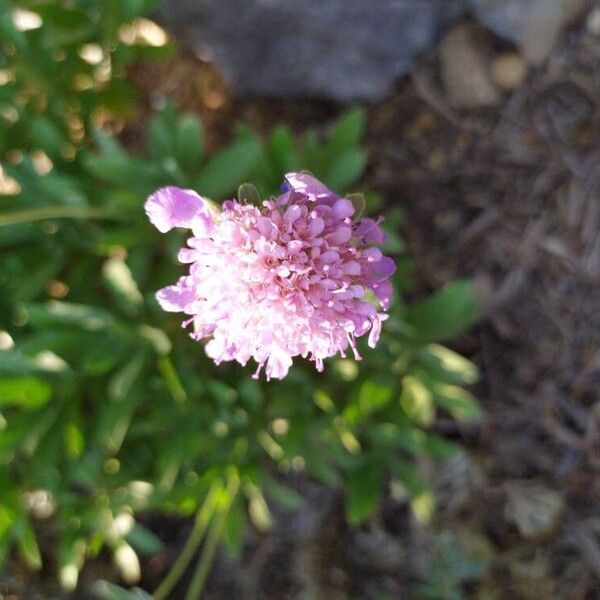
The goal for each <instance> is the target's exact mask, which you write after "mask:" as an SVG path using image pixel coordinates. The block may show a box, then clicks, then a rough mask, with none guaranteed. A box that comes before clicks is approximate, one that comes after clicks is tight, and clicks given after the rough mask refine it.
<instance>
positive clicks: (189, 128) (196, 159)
mask: <svg viewBox="0 0 600 600" xmlns="http://www.w3.org/2000/svg"><path fill="white" fill-rule="evenodd" d="M203 153H204V131H203V129H202V123H201V122H200V120H199V119H198V118H197V117H196V116H194V115H184V116H182V117H180V118H179V121H178V122H177V132H176V152H175V158H176V160H177V162H178V163H179V166H180V167H181V170H182V171H183V172H184V173H187V174H188V175H189V176H191V177H192V176H195V175H197V173H198V170H199V169H200V161H201V159H202V154H203Z"/></svg>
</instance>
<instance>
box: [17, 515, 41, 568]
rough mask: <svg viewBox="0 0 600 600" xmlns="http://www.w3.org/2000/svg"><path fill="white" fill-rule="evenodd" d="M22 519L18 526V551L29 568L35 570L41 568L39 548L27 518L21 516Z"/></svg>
mask: <svg viewBox="0 0 600 600" xmlns="http://www.w3.org/2000/svg"><path fill="white" fill-rule="evenodd" d="M23 518H24V520H23V521H22V522H21V523H20V525H19V527H18V541H17V547H18V548H19V553H20V554H21V556H22V557H23V560H24V561H25V562H26V563H27V566H28V567H29V568H30V569H34V570H35V571H37V570H39V569H41V568H42V557H41V555H40V548H39V546H38V543H37V539H36V536H35V531H34V530H33V527H32V525H31V523H30V522H29V519H27V518H26V517H23Z"/></svg>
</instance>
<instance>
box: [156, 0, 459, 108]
mask: <svg viewBox="0 0 600 600" xmlns="http://www.w3.org/2000/svg"><path fill="white" fill-rule="evenodd" d="M463 7H464V6H463V2H462V0H458V1H457V2H447V1H446V0H380V1H379V2H377V3H376V4H371V3H365V2H364V1H363V0H305V1H304V2H296V1H295V0H280V1H278V2H273V1H266V0H219V1H218V2H217V1H212V0H201V1H198V0H172V1H171V2H168V3H165V5H164V8H163V9H162V12H161V15H160V18H161V20H162V21H163V23H164V24H165V26H167V27H168V28H170V29H171V30H172V31H174V32H176V35H177V36H178V37H179V36H180V37H181V38H182V39H183V41H184V43H185V44H187V45H188V46H189V47H191V48H192V49H193V50H194V52H195V53H196V54H198V55H199V56H200V57H201V58H205V59H207V60H209V61H211V62H212V61H213V60H214V62H215V63H216V64H217V65H218V66H219V68H220V69H222V71H223V73H224V74H225V76H226V77H227V79H228V80H229V82H230V84H231V86H232V90H233V92H234V94H236V95H238V96H243V95H245V94H248V93H249V94H252V95H266V96H276V97H292V96H314V97H326V98H331V99H335V100H339V101H343V102H351V101H356V100H369V101H376V100H380V99H382V98H384V97H386V96H387V95H389V94H390V93H391V91H392V90H393V87H394V84H395V82H396V81H397V79H398V78H399V77H400V76H402V75H404V74H406V73H408V72H409V71H410V70H411V68H412V66H413V65H414V62H415V60H416V59H417V57H418V56H419V55H421V54H422V53H423V52H425V51H426V50H428V49H430V48H431V47H432V46H433V45H434V44H435V42H436V41H437V39H438V36H439V34H440V33H441V31H442V30H443V29H444V28H445V27H446V26H447V25H448V24H449V23H450V22H452V21H453V20H454V19H455V18H456V17H457V16H458V15H459V14H460V12H461V10H462V9H463Z"/></svg>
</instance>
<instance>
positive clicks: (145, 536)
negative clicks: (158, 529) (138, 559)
mask: <svg viewBox="0 0 600 600" xmlns="http://www.w3.org/2000/svg"><path fill="white" fill-rule="evenodd" d="M126 539H127V541H128V542H129V543H130V544H131V545H132V546H133V548H135V549H136V550H137V551H138V552H140V553H141V554H147V555H151V554H156V553H157V552H160V551H161V550H162V549H163V548H164V544H163V543H162V541H161V540H160V538H159V537H157V536H156V535H155V534H154V533H152V532H151V531H150V530H149V529H147V528H146V527H144V526H143V525H140V523H136V524H135V525H134V526H133V529H132V530H131V531H130V532H129V533H128V534H127V537H126Z"/></svg>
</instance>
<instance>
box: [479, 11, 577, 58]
mask: <svg viewBox="0 0 600 600" xmlns="http://www.w3.org/2000/svg"><path fill="white" fill-rule="evenodd" d="M468 1H469V5H470V8H471V10H472V12H473V13H474V14H475V16H476V18H477V19H479V21H481V23H482V24H484V25H485V26H487V27H489V29H491V30H492V31H493V32H494V33H496V34H497V35H498V36H500V37H503V38H505V39H506V40H509V41H511V42H513V43H514V44H516V45H517V46H518V47H519V48H520V49H521V51H522V52H523V54H524V56H525V59H526V61H527V62H528V63H529V64H531V65H534V66H537V65H539V64H541V63H542V62H543V61H544V60H545V59H546V58H547V57H548V55H549V54H550V52H551V50H552V48H553V47H554V45H555V43H556V41H557V38H558V35H559V34H560V32H561V31H562V29H563V28H564V26H565V25H566V24H567V23H568V22H569V21H570V20H571V19H573V17H574V16H575V15H576V14H577V13H578V12H579V11H580V10H581V9H582V7H583V6H584V0H468Z"/></svg>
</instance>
